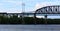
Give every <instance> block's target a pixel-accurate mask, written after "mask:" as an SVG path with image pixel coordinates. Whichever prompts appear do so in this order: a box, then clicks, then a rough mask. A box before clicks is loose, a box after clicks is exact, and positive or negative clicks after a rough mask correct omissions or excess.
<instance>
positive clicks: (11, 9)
mask: <svg viewBox="0 0 60 31" xmlns="http://www.w3.org/2000/svg"><path fill="white" fill-rule="evenodd" d="M22 3H24V4H25V6H24V12H33V11H36V10H37V9H38V8H42V7H45V6H50V5H60V0H0V12H7V13H21V12H22Z"/></svg>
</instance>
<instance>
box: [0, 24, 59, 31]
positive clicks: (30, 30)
mask: <svg viewBox="0 0 60 31" xmlns="http://www.w3.org/2000/svg"><path fill="white" fill-rule="evenodd" d="M0 31H60V25H0Z"/></svg>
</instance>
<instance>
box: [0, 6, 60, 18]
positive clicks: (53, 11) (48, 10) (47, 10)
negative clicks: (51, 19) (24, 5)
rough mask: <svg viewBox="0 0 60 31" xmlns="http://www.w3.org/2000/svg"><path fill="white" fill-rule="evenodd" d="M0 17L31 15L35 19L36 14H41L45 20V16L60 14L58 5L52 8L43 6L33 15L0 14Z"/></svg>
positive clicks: (27, 14)
mask: <svg viewBox="0 0 60 31" xmlns="http://www.w3.org/2000/svg"><path fill="white" fill-rule="evenodd" d="M0 14H1V15H9V16H11V15H17V16H18V15H19V16H24V15H26V16H29V15H33V16H34V17H35V18H36V16H37V15H38V14H40V15H41V14H43V15H44V16H45V18H47V16H49V14H51V15H52V14H53V15H54V14H60V5H52V6H45V7H42V8H39V9H37V10H36V11H35V12H34V13H31V12H30V13H4V12H3V13H0Z"/></svg>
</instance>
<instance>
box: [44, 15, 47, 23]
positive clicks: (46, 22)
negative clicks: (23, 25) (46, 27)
mask: <svg viewBox="0 0 60 31" xmlns="http://www.w3.org/2000/svg"><path fill="white" fill-rule="evenodd" d="M47 16H48V15H45V16H44V17H45V24H47Z"/></svg>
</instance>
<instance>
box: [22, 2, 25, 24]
mask: <svg viewBox="0 0 60 31" xmlns="http://www.w3.org/2000/svg"><path fill="white" fill-rule="evenodd" d="M24 12H25V3H23V2H22V13H23V14H22V24H25V21H24Z"/></svg>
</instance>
